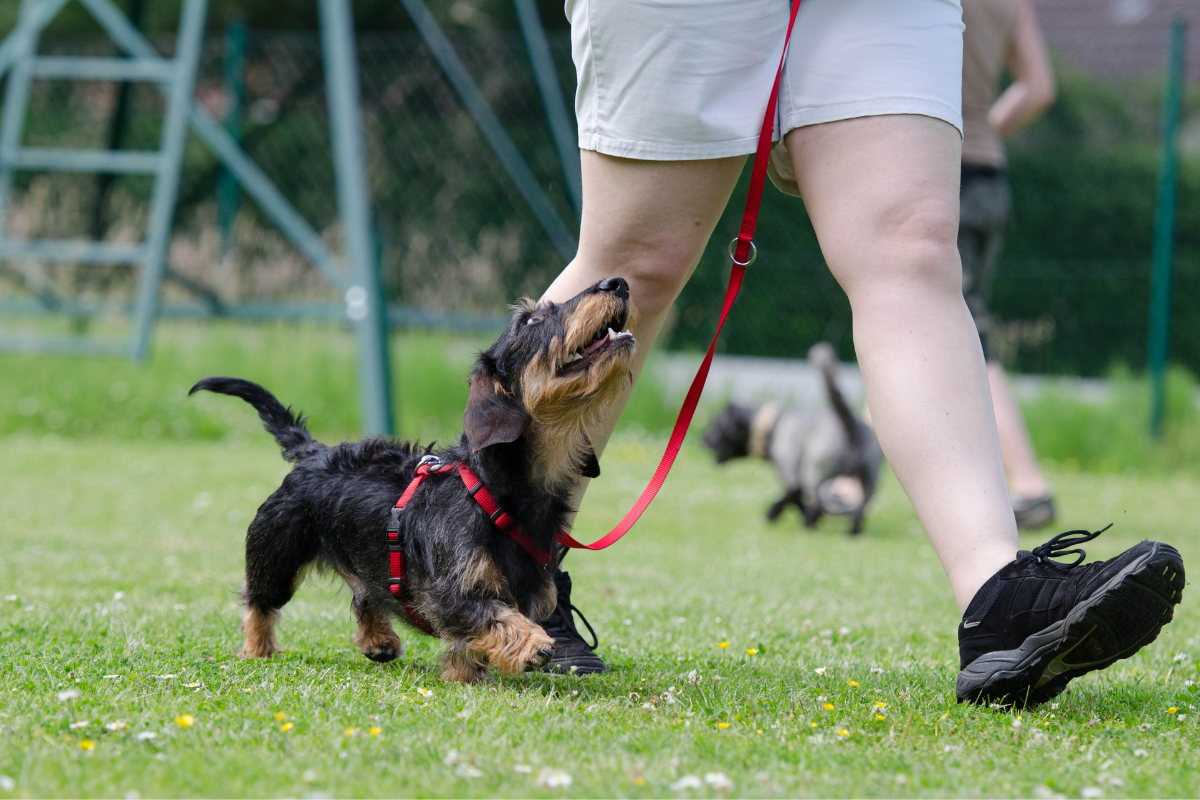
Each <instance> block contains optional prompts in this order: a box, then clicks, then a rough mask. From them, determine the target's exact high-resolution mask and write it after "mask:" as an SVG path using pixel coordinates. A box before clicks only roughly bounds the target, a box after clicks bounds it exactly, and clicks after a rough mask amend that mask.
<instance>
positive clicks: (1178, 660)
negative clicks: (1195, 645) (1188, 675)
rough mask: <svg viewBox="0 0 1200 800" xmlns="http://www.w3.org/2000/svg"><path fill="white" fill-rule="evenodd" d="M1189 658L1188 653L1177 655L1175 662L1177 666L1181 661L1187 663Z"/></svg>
mask: <svg viewBox="0 0 1200 800" xmlns="http://www.w3.org/2000/svg"><path fill="white" fill-rule="evenodd" d="M1187 658H1188V654H1187V653H1176V654H1175V658H1174V659H1173V660H1174V662H1175V663H1176V664H1178V663H1179V662H1180V661H1187Z"/></svg>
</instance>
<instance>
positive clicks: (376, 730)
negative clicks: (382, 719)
mask: <svg viewBox="0 0 1200 800" xmlns="http://www.w3.org/2000/svg"><path fill="white" fill-rule="evenodd" d="M367 733H369V734H371V735H372V736H378V735H379V734H381V733H383V728H371V730H369V731H367Z"/></svg>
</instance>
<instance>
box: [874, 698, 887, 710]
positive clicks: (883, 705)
mask: <svg viewBox="0 0 1200 800" xmlns="http://www.w3.org/2000/svg"><path fill="white" fill-rule="evenodd" d="M875 707H876V708H887V703H885V702H883V701H882V700H876V701H875Z"/></svg>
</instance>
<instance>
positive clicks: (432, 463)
mask: <svg viewBox="0 0 1200 800" xmlns="http://www.w3.org/2000/svg"><path fill="white" fill-rule="evenodd" d="M447 468H448V466H447V464H446V462H445V461H443V460H442V459H441V457H440V456H435V455H434V454H433V453H426V454H425V455H423V456H421V460H420V461H418V462H417V472H418V473H421V472H422V471H424V472H425V473H427V474H433V475H436V474H437V473H439V472H445V471H446V469H447Z"/></svg>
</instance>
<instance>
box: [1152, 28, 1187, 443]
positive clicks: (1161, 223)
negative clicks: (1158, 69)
mask: <svg viewBox="0 0 1200 800" xmlns="http://www.w3.org/2000/svg"><path fill="white" fill-rule="evenodd" d="M1184 38H1185V27H1184V22H1183V17H1176V18H1175V20H1174V21H1173V22H1172V23H1171V33H1170V36H1169V46H1168V48H1167V89H1166V95H1165V97H1164V98H1163V122H1162V150H1161V152H1160V154H1159V168H1158V200H1157V203H1156V207H1155V212H1154V272H1153V274H1152V275H1151V278H1150V335H1149V341H1148V342H1147V348H1146V349H1147V354H1148V358H1149V372H1150V387H1151V388H1150V392H1151V394H1150V435H1151V436H1153V437H1154V438H1156V439H1157V438H1158V437H1159V436H1161V435H1162V423H1163V411H1164V406H1165V387H1164V382H1165V373H1166V368H1167V351H1168V333H1169V331H1170V318H1171V261H1172V259H1173V256H1174V246H1175V184H1176V181H1175V167H1176V157H1177V155H1178V153H1177V150H1178V148H1177V142H1176V138H1177V135H1178V130H1179V110H1180V105H1181V104H1182V95H1183V54H1184Z"/></svg>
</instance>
